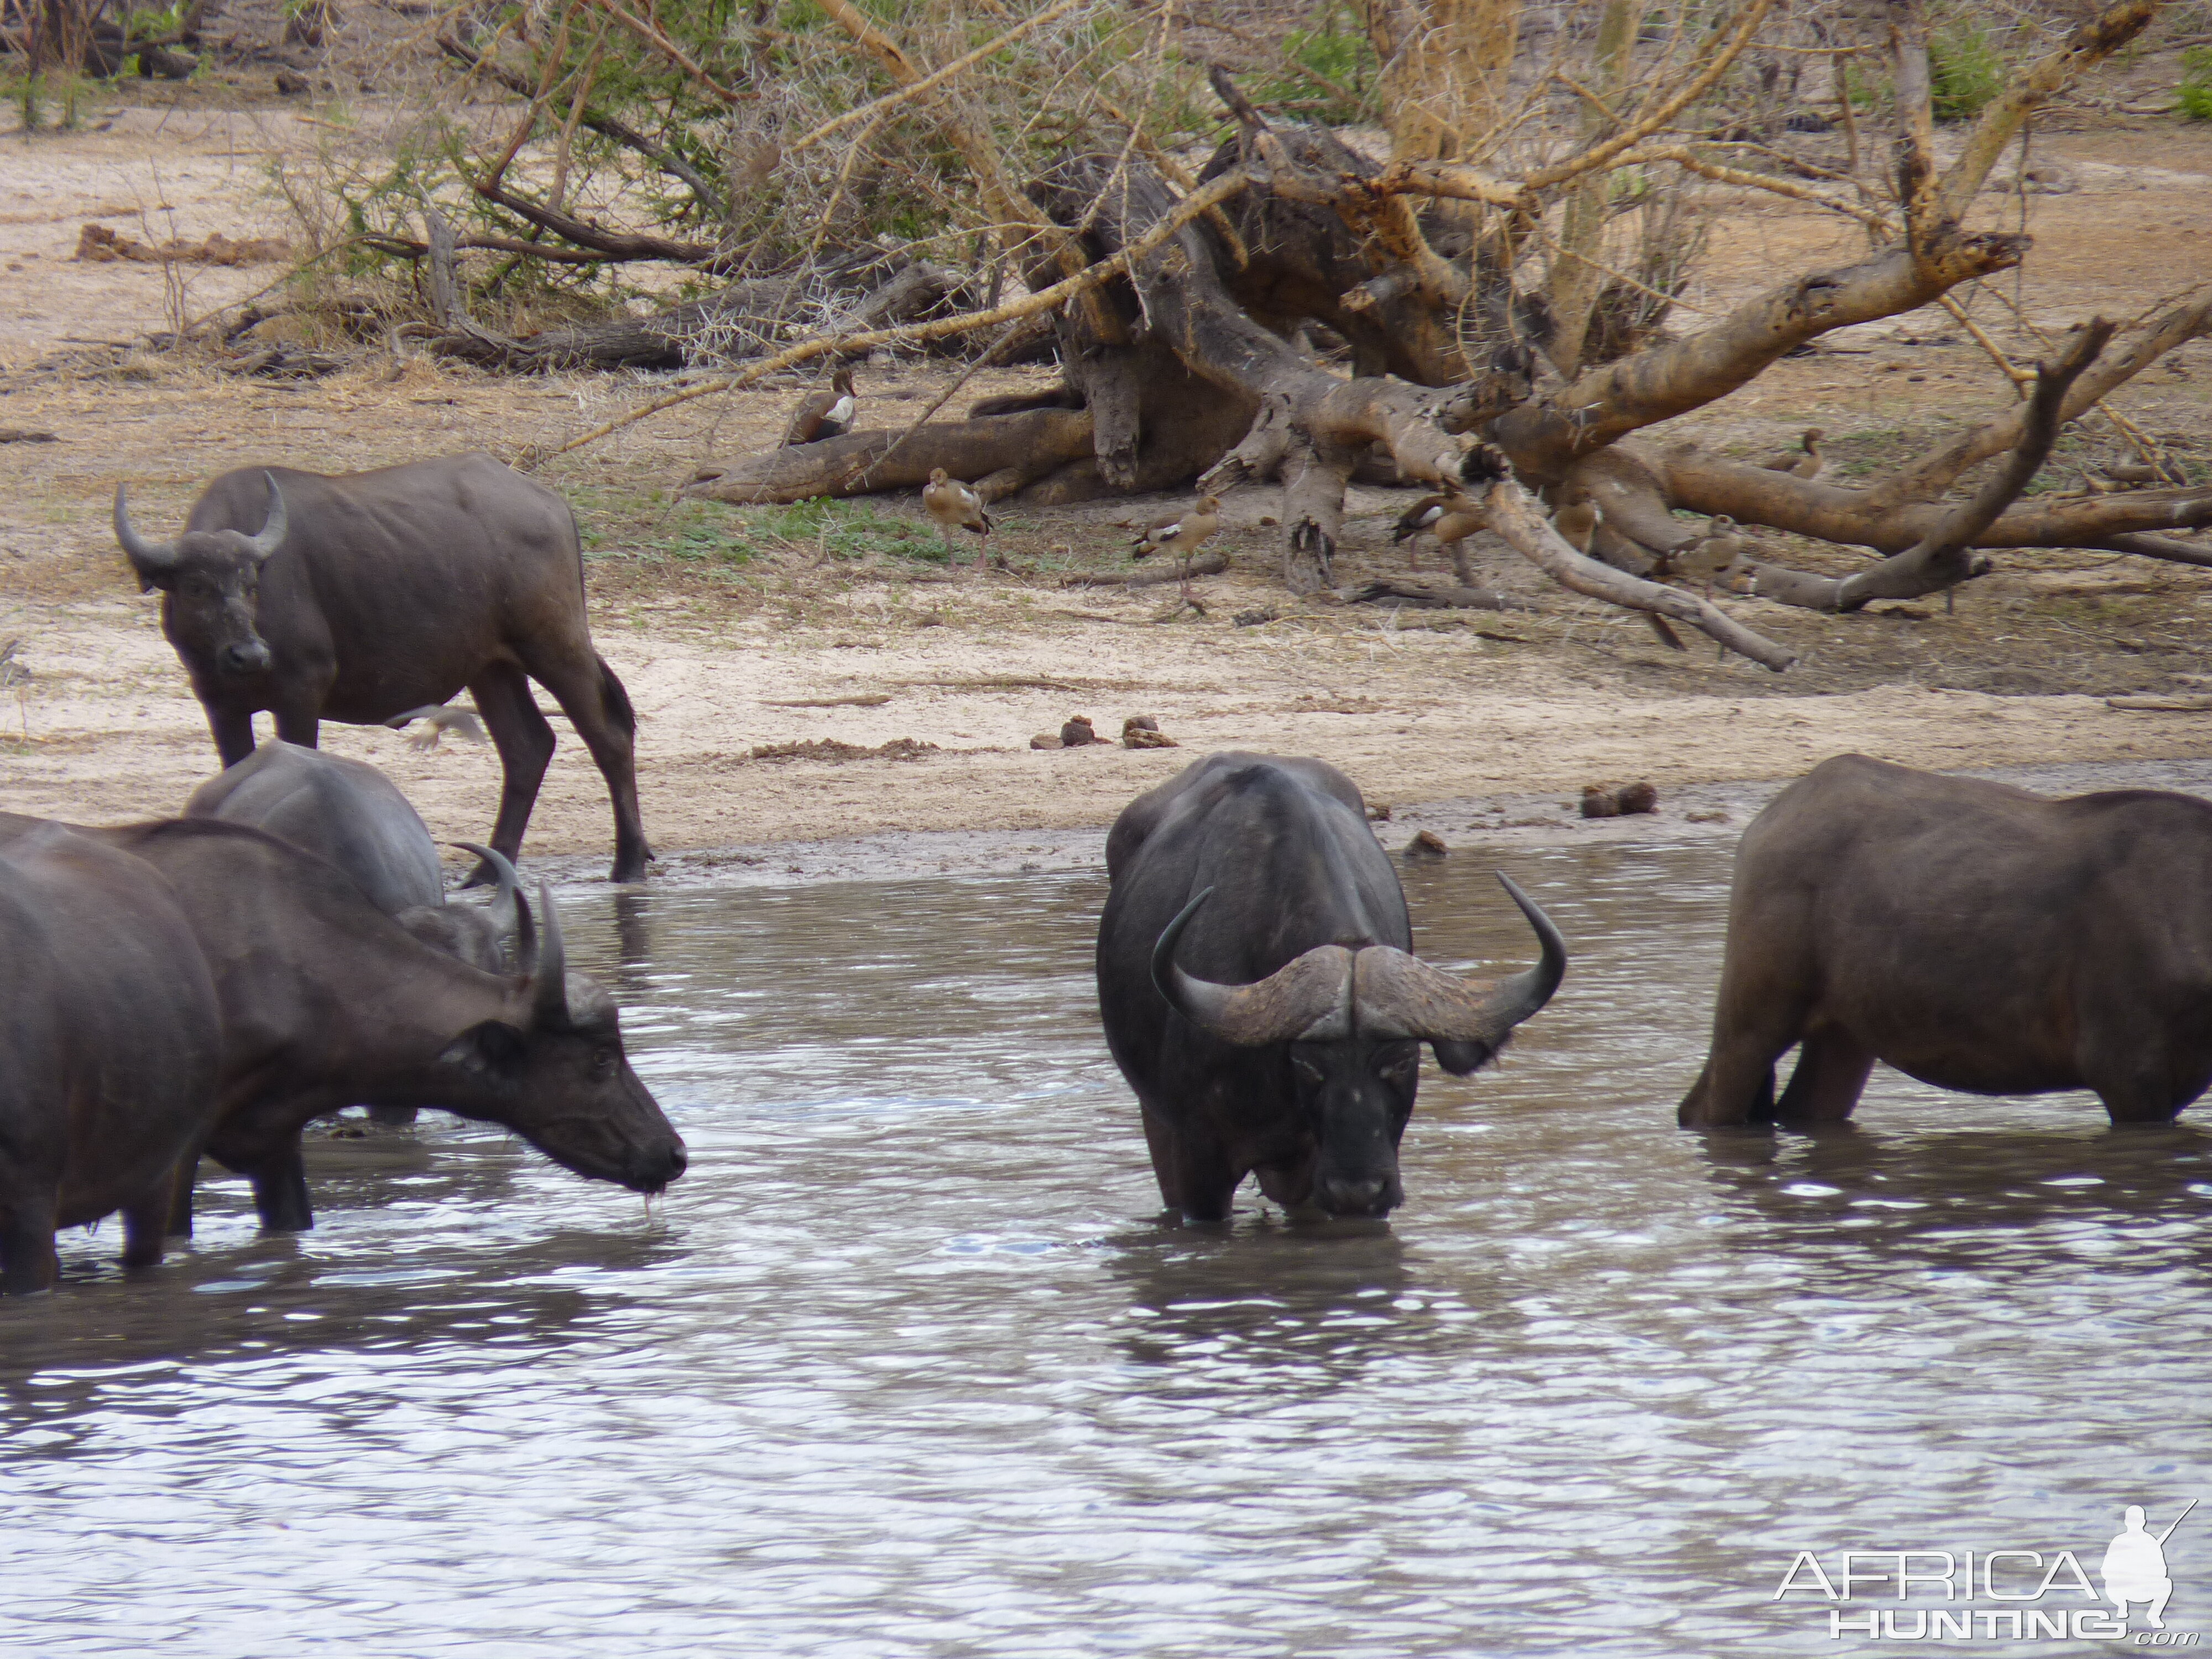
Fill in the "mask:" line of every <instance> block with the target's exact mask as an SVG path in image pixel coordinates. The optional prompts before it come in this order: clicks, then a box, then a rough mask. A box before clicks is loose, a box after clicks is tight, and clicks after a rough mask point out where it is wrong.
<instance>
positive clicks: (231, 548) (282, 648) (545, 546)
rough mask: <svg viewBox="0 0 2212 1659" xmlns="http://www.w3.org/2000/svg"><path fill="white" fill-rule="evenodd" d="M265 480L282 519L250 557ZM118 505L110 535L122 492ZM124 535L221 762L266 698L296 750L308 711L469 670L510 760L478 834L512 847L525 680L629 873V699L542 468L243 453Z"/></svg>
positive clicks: (640, 842)
mask: <svg viewBox="0 0 2212 1659" xmlns="http://www.w3.org/2000/svg"><path fill="white" fill-rule="evenodd" d="M271 478H274V479H275V480H276V484H277V486H278V487H279V488H280V489H282V491H283V503H284V509H285V517H286V520H287V521H288V523H289V534H288V535H287V536H286V537H285V538H284V540H283V544H282V545H281V546H280V547H279V548H278V549H277V550H276V551H275V552H274V553H273V554H270V555H269V556H267V557H266V558H265V560H260V561H257V560H256V559H255V558H254V557H253V556H252V554H251V553H250V552H249V551H248V550H247V549H246V539H247V538H248V537H250V536H251V535H252V534H253V533H255V532H259V531H260V530H261V529H262V528H263V526H264V523H265V522H267V520H268V519H269V516H270V496H269V487H270V479H271ZM123 530H124V525H123V523H122V513H121V508H120V504H119V501H118V534H121V533H122V532H123ZM134 539H135V538H134ZM125 546H126V550H129V551H130V552H131V562H132V565H133V567H134V568H136V570H137V573H138V575H139V579H140V580H141V581H142V582H143V583H145V584H146V585H147V586H155V587H159V588H161V590H162V596H161V629H162V632H163V633H164V634H166V635H167V637H168V640H169V642H170V644H172V645H173V646H174V647H176V650H177V654H178V656H179V658H180V659H182V660H183V662H184V665H185V671H186V672H187V673H188V674H190V675H191V682H192V690H193V693H194V695H196V696H197V697H198V698H199V700H200V702H201V704H202V706H203V707H204V708H205V709H206V710H207V717H208V725H209V727H210V729H211V730H212V732H214V734H215V741H216V749H217V750H220V751H221V753H222V762H223V764H224V765H225V766H234V765H236V764H237V763H239V762H240V761H241V760H244V759H245V758H246V756H247V755H249V754H251V753H252V750H253V716H254V715H255V714H257V713H259V712H260V711H262V710H264V709H266V710H268V711H269V712H270V713H271V714H273V715H274V716H275V718H276V735H277V736H278V737H280V738H283V739H284V740H285V741H286V742H287V743H296V744H302V745H304V746H306V747H307V748H310V749H312V748H313V747H314V746H315V738H316V731H317V727H318V725H319V722H320V721H322V720H337V721H340V722H342V723H343V724H346V725H352V726H368V725H373V724H376V723H378V722H380V721H383V720H389V719H391V718H392V716H393V715H395V714H402V713H404V712H405V711H407V710H409V709H411V708H420V707H422V705H424V704H426V703H442V702H447V700H448V699H450V698H452V697H453V696H455V695H456V694H458V693H459V691H461V690H463V688H466V689H467V690H469V691H470V692H471V694H472V695H473V696H474V697H475V699H476V706H477V711H478V712H479V713H480V714H482V715H483V721H484V724H485V726H488V727H489V729H490V732H491V735H492V741H493V742H494V743H495V744H497V745H498V747H499V757H500V763H501V767H502V768H503V769H504V770H505V774H506V781H505V787H504V789H503V791H502V792H501V797H500V806H499V817H498V820H497V822H496V823H495V824H494V825H493V828H492V833H491V844H492V845H493V846H494V847H495V848H498V849H499V850H500V851H501V852H502V853H504V854H507V856H508V857H509V858H516V857H518V856H520V850H521V847H522V835H523V830H524V829H525V827H526V825H527V824H528V823H529V821H530V811H531V808H532V805H535V804H536V802H537V799H538V785H539V783H540V781H542V780H543V779H544V775H545V769H546V767H547V765H548V764H549V763H550V762H551V760H552V757H553V729H552V727H551V726H549V725H547V724H546V720H545V717H544V715H543V714H540V713H539V712H538V703H537V700H536V697H535V696H534V695H533V694H532V690H531V682H532V680H535V681H536V682H537V683H538V684H540V685H542V686H544V688H545V689H546V690H547V691H549V692H550V693H551V694H552V696H553V700H554V701H555V702H557V703H558V704H559V705H560V706H561V712H562V714H566V715H567V716H568V720H569V721H570V723H571V724H572V725H573V726H574V727H575V729H576V732H577V735H578V736H580V738H583V740H584V742H585V744H586V746H587V747H588V748H589V749H590V750H591V751H592V760H593V761H594V762H596V763H598V765H599V771H600V773H601V775H603V776H604V777H605V779H606V783H607V793H608V794H609V796H610V797H611V799H612V801H613V804H614V817H615V861H614V871H613V876H614V879H615V880H617V881H637V880H641V879H642V878H644V875H645V861H646V860H647V858H648V857H650V856H651V849H650V848H648V847H647V845H646V841H645V831H644V828H643V826H642V825H641V823H640V821H639V817H638V810H637V778H636V769H635V757H634V752H633V750H634V739H635V732H636V726H637V721H636V716H635V714H634V712H633V711H632V709H631V708H630V702H629V694H628V693H627V692H626V691H624V690H623V684H622V682H621V681H620V680H619V679H617V678H616V677H615V673H614V671H613V670H612V669H611V668H609V667H608V666H607V665H606V664H605V661H603V660H602V659H600V657H599V653H597V652H595V651H594V650H593V649H592V635H591V628H590V625H589V623H588V621H587V619H586V611H585V602H584V574H583V562H582V553H581V550H580V547H579V544H578V542H577V538H576V525H575V520H574V517H573V516H572V515H571V514H570V513H569V511H568V505H567V503H565V502H564V501H562V499H561V498H560V497H559V496H558V495H555V494H554V493H553V492H552V491H551V490H550V489H546V488H545V486H544V485H543V484H541V483H536V482H535V481H534V480H532V479H529V478H526V477H522V476H521V475H520V473H517V472H514V471H510V470H509V469H508V468H507V467H505V466H503V465H501V464H500V463H499V462H497V461H495V460H494V459H491V457H489V455H480V454H471V455H454V456H447V457H442V458H440V459H435V460H426V461H413V462H410V463H408V464H407V465H404V466H392V467H385V468H382V469H380V470H379V471H374V472H350V473H344V474H341V475H339V476H337V477H325V476H323V475H322V474H320V473H314V472H297V471H292V470H291V469H290V468H289V467H270V468H265V469H264V468H260V467H249V468H246V469H243V470H241V471H236V472H228V473H225V474H224V475H223V476H222V477H219V478H217V479H216V481H215V482H214V483H211V484H210V485H209V486H208V488H207V489H206V491H205V493H204V494H203V495H201V496H200V498H199V500H198V501H196V502H194V503H193V506H192V510H191V516H190V518H189V519H188V520H186V528H185V534H184V535H183V536H182V537H180V538H178V540H177V541H175V542H173V543H170V544H150V545H149V544H143V543H142V544H140V545H139V546H137V547H136V548H132V547H131V543H130V542H129V541H126V543H125ZM257 565H258V568H257ZM489 874H490V872H489V871H483V870H480V871H479V872H477V879H479V880H488V879H489Z"/></svg>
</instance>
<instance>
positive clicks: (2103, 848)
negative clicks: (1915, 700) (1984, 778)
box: [1680, 755, 2212, 1127]
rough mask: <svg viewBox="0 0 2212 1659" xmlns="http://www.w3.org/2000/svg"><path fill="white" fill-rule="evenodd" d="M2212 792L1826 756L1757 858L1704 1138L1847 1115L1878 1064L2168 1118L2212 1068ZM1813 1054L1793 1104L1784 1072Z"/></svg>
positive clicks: (1697, 1115) (1701, 1109) (1776, 818)
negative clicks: (2075, 789) (2083, 790)
mask: <svg viewBox="0 0 2212 1659" xmlns="http://www.w3.org/2000/svg"><path fill="white" fill-rule="evenodd" d="M2208 1008H2212V805H2207V804H2206V803H2205V802H2203V801H2201V800H2197V799H2193V798H2192V797H2190V796H2187V795H2176V794H2168V793H2164V792H2162V791H2159V790H2151V789H2117V790H2112V791H2110V792H2107V793H2100V794H2094V795H2079V796H2075V798H2073V799H2069V800H2051V799H2046V798H2045V797H2043V796H2041V795H2035V794H2030V793H2028V792H2027V790H2025V789H2015V788H2012V787H2009V786H2008V785H2005V784H2001V783H1983V782H1977V781H1973V780H1972V779H1967V778H1947V777H1941V776H1938V775H1935V774H1932V773H1928V772H1915V771H1911V770H1909V769H1906V768H1905V767H1902V766H1890V765H1887V764H1885V763H1882V762H1881V761H1876V760H1869V759H1868V758H1867V757H1865V756H1863V755H1843V756H1838V757H1836V758H1835V759H1833V760H1827V761H1823V762H1822V763H1820V765H1819V766H1816V767H1815V768H1814V769H1813V770H1812V771H1810V772H1808V774H1806V775H1805V776H1803V777H1802V778H1800V779H1799V780H1798V781H1796V782H1795V783H1793V784H1791V785H1790V787H1788V788H1787V789H1784V791H1783V792H1782V793H1780V794H1779V795H1778V796H1776V797H1775V798H1774V799H1773V801H1772V802H1771V804H1770V805H1768V806H1767V808H1766V810H1765V811H1763V812H1761V813H1760V814H1759V816H1758V817H1756V818H1755V819H1753V821H1752V823H1751V826H1750V827H1749V828H1748V829H1746V830H1745V831H1744V833H1743V842H1742V845H1741V848H1740V849H1739V850H1738V852H1737V854H1736V861H1735V886H1734V889H1733V890H1732V891H1731V893H1730V896H1729V929H1728V951H1727V955H1726V958H1725V960H1724V962H1723V966H1722V969H1721V986H1720V997H1719V1001H1718V1005H1717V1007H1716V1009H1715V1012H1714V1015H1713V1044H1712V1051H1711V1054H1709V1055H1708V1056H1707V1057H1706V1060H1705V1070H1704V1071H1703V1072H1702V1073H1699V1077H1698V1080H1697V1083H1696V1085H1694V1086H1693V1087H1692V1089H1691V1091H1690V1092H1689V1094H1688V1096H1687V1097H1686V1098H1685V1099H1684V1100H1683V1102H1682V1104H1681V1109H1680V1121H1681V1122H1682V1124H1683V1125H1684V1127H1708V1126H1711V1125H1718V1124H1739V1123H1747V1122H1773V1121H1779V1122H1783V1123H1787V1124H1793V1125H1810V1124H1817V1123H1824V1122H1827V1123H1832V1122H1838V1121H1842V1120H1843V1119H1844V1118H1847V1117H1849V1116H1850V1113H1851V1109H1852V1108H1853V1107H1854V1106H1855V1105H1857V1103H1858V1097H1859V1091H1861V1090H1862V1089H1863V1088H1864V1087H1865V1086H1866V1080H1867V1076H1868V1074H1869V1073H1870V1072H1871V1071H1872V1070H1873V1069H1874V1063H1875V1061H1876V1060H1886V1061H1887V1062H1888V1063H1889V1064H1890V1065H1892V1066H1895V1067H1896V1068H1897V1069H1898V1070H1899V1071H1900V1072H1904V1073H1907V1074H1908V1075H1910V1076H1912V1077H1916V1078H1918V1079H1920V1080H1921V1081H1922V1082H1923V1083H1931V1084H1934V1085H1936V1087H1938V1088H1941V1089H1956V1090H1960V1091H1964V1092H1966V1093H1969V1094H1984V1095H2008V1094H2043V1093H2047V1092H2049V1091H2052V1090H2057V1089H2081V1088H2087V1089H2092V1090H2094V1091H2096V1093H2097V1095H2098V1097H2100V1099H2102V1100H2103V1102H2104V1103H2105V1109H2106V1112H2107V1113H2109V1114H2110V1115H2111V1117H2112V1121H2113V1122H2114V1123H2163V1122H2166V1121H2169V1120H2170V1119H2172V1117H2173V1116H2174V1115H2175V1114H2177V1113H2178V1112H2179V1111H2180V1110H2181V1109H2182V1108H2183V1107H2185V1106H2186V1105H2188V1104H2189V1103H2190V1102H2191V1101H2192V1100H2195V1099H2196V1098H2197V1096H2198V1095H2199V1094H2201V1093H2203V1091H2204V1087H2205V1085H2206V1083H2207V1081H2208V1080H2212V1024H2208V1022H2207V1020H2206V1018H2205V1015H2206V1012H2207V1011H2208ZM1800 1042H1802V1044H1803V1048H1802V1052H1801V1054H1799V1056H1798V1060H1797V1065H1796V1070H1795V1072H1794V1073H1792V1074H1791V1076H1790V1086H1789V1087H1788V1088H1787V1089H1785V1090H1784V1091H1782V1097H1781V1098H1780V1099H1779V1100H1777V1099H1776V1098H1775V1093H1774V1066H1775V1062H1776V1060H1778V1059H1779V1058H1780V1057H1781V1056H1782V1055H1783V1054H1784V1053H1786V1052H1787V1051H1788V1050H1789V1048H1790V1045H1791V1044H1793V1043H1800Z"/></svg>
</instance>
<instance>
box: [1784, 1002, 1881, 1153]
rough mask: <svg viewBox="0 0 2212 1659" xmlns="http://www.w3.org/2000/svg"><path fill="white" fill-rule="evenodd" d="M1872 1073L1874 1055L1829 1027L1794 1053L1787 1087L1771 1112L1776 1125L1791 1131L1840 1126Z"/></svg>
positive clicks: (1845, 1033) (1845, 1032)
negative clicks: (1820, 1126) (1795, 1062)
mask: <svg viewBox="0 0 2212 1659" xmlns="http://www.w3.org/2000/svg"><path fill="white" fill-rule="evenodd" d="M1873 1070H1874V1055H1873V1054H1870V1053H1869V1051H1868V1050H1867V1048H1865V1047H1864V1046H1863V1044H1862V1043H1861V1042H1859V1040H1858V1039H1857V1037H1854V1036H1851V1035H1850V1033H1849V1032H1848V1031H1844V1030H1838V1029H1837V1028H1836V1027H1834V1026H1830V1027H1828V1028H1827V1029H1826V1030H1821V1031H1818V1032H1815V1033H1814V1034H1813V1035H1812V1036H1808V1037H1807V1038H1806V1039H1805V1042H1804V1046H1803V1047H1802V1048H1800V1049H1799V1050H1798V1051H1797V1066H1796V1070H1795V1071H1793V1072H1791V1073H1790V1086H1789V1087H1788V1088H1786V1089H1784V1091H1782V1098H1781V1100H1780V1102H1779V1103H1778V1104H1777V1105H1776V1107H1775V1109H1774V1116H1775V1119H1776V1121H1778V1122H1781V1123H1784V1124H1787V1125H1789V1126H1790V1127H1792V1128H1811V1127H1814V1125H1816V1124H1821V1123H1841V1122H1844V1121H1845V1120H1846V1119H1848V1118H1849V1117H1850V1115H1851V1109H1852V1108H1853V1107H1855V1106H1857V1104H1858V1103H1859V1092H1860V1091H1861V1090H1863V1089H1864V1088H1865V1087H1866V1081H1867V1078H1868V1076H1869V1074H1870V1073H1872V1072H1873Z"/></svg>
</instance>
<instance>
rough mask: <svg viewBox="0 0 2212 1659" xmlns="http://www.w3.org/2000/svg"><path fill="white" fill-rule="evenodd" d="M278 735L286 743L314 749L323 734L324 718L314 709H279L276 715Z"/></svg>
mask: <svg viewBox="0 0 2212 1659" xmlns="http://www.w3.org/2000/svg"><path fill="white" fill-rule="evenodd" d="M274 718H275V720H276V735H277V736H278V737H280V738H283V740H284V741H285V742H286V743H296V744H299V745H300V747H301V748H302V749H313V748H314V747H315V746H316V744H317V743H318V742H319V740H320V738H321V737H322V734H323V717H322V714H321V712H320V711H319V709H316V708H279V709H276V711H275V713H274Z"/></svg>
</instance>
